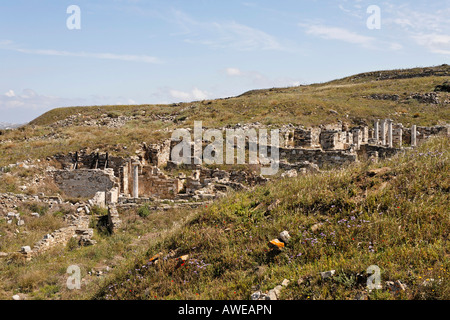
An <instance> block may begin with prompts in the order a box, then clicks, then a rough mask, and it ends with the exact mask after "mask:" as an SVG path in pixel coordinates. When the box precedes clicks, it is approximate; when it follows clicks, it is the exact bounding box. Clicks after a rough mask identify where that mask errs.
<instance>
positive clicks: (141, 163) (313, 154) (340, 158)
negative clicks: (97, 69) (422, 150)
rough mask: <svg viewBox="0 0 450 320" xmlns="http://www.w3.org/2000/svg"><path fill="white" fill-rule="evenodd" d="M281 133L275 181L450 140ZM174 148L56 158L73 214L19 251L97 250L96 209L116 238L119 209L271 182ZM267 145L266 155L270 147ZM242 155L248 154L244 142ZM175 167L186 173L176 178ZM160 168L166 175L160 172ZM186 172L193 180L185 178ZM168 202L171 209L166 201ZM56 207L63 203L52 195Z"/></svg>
mask: <svg viewBox="0 0 450 320" xmlns="http://www.w3.org/2000/svg"><path fill="white" fill-rule="evenodd" d="M280 131H281V135H280V138H282V139H281V140H282V141H281V143H280V147H279V150H278V151H279V155H280V159H279V168H280V169H281V170H284V171H285V173H282V174H281V177H295V176H297V174H298V173H308V172H318V171H320V170H321V169H323V168H329V167H341V166H343V165H346V164H349V163H354V162H358V161H361V160H366V159H371V160H373V161H377V160H378V159H379V158H386V157H391V156H393V155H395V154H396V153H398V152H400V151H402V150H404V149H406V148H411V147H416V146H417V145H419V144H420V143H422V142H423V141H425V140H427V139H428V138H430V137H432V136H436V135H445V136H449V135H450V127H449V126H448V125H446V126H434V127H419V126H416V125H413V126H411V127H410V128H406V127H403V125H402V124H401V123H394V122H393V121H392V120H390V119H386V120H376V121H375V122H374V125H373V127H372V128H369V126H367V125H360V126H355V127H351V128H349V127H348V126H346V125H344V124H343V123H341V122H339V123H337V124H333V125H325V126H321V127H316V128H304V127H294V126H292V125H287V126H284V127H283V128H281V130H280ZM176 143H177V142H176V141H171V140H166V141H164V142H162V143H161V144H152V145H146V144H145V143H143V144H142V148H141V149H140V150H138V151H136V156H133V157H129V158H122V157H112V156H110V155H109V154H108V153H105V154H100V153H99V152H88V151H87V150H81V151H79V152H76V153H69V154H67V155H55V156H54V157H53V159H54V160H56V161H57V162H59V163H60V165H61V167H62V169H60V170H57V169H53V170H50V171H48V172H49V174H51V175H52V177H53V179H54V181H55V183H56V185H58V186H59V188H60V190H61V191H62V193H63V194H64V196H65V197H69V198H70V197H72V198H79V202H78V203H77V204H76V209H75V211H76V213H74V214H72V215H70V217H68V218H69V220H70V221H69V225H68V226H67V227H64V228H61V229H59V230H56V231H54V232H53V233H51V234H47V235H45V236H44V237H43V238H42V239H41V240H40V241H39V242H37V243H36V244H35V246H34V247H33V248H30V247H27V246H25V247H23V248H22V250H21V251H20V253H21V254H22V255H23V256H25V257H26V259H27V260H29V259H31V258H32V257H34V256H35V255H38V254H41V253H43V252H46V251H48V250H49V249H50V248H53V247H54V246H56V245H59V244H63V243H67V242H68V241H69V240H70V239H72V238H76V240H77V242H78V243H79V245H93V244H95V240H92V239H91V238H92V235H93V229H91V228H89V221H90V217H89V215H90V212H91V210H92V208H93V207H94V206H98V207H104V208H107V209H108V216H107V227H108V230H109V231H110V232H114V231H115V230H117V228H119V227H120V225H121V220H120V216H119V213H118V210H117V207H122V208H126V207H133V206H137V205H140V204H142V203H148V204H151V205H153V207H150V208H151V209H153V210H161V209H163V210H164V209H166V208H167V209H168V208H171V207H174V206H177V207H189V208H193V207H197V206H200V205H202V204H204V203H207V202H209V201H211V200H214V199H216V198H219V197H222V196H224V195H225V194H226V193H227V192H229V191H231V190H245V189H248V188H250V187H252V186H255V185H258V184H261V183H265V182H266V181H268V180H269V179H268V178H266V177H263V176H261V175H258V174H256V173H255V172H254V171H250V170H247V171H244V170H220V169H218V168H215V169H211V168H208V167H204V166H202V165H198V164H192V165H184V164H183V165H180V164H178V163H175V162H173V161H172V159H171V151H172V148H173V147H174V145H176ZM266 147H267V148H268V149H269V151H272V150H271V148H272V147H271V146H266ZM235 148H238V146H235ZM245 149H246V150H248V149H249V142H248V141H246V144H245ZM257 167H258V166H257ZM180 168H182V169H184V170H182V172H179V170H177V169H180ZM163 169H167V170H165V172H163ZM174 169H175V171H173V170H174ZM189 170H190V171H191V175H186V173H184V172H186V171H189ZM8 197H9V196H8ZM8 197H7V198H8ZM34 198H39V197H37V196H36V197H34ZM42 198H43V199H44V198H46V199H47V200H42V199H41V200H40V201H52V200H51V199H50V198H51V197H44V195H42ZM49 199H50V200H49ZM35 200H39V199H35ZM167 201H168V202H170V204H167V203H165V202H167ZM56 202H59V203H62V202H63V200H62V198H61V197H57V199H56ZM0 204H1V203H0ZM66 204H68V205H70V203H69V202H66ZM11 219H12V218H11Z"/></svg>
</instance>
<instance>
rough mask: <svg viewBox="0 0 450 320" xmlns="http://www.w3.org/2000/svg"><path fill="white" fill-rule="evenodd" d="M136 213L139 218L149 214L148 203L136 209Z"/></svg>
mask: <svg viewBox="0 0 450 320" xmlns="http://www.w3.org/2000/svg"><path fill="white" fill-rule="evenodd" d="M137 213H138V215H139V216H140V217H141V218H146V217H148V216H149V215H150V208H149V207H148V205H143V206H142V207H140V208H139V209H138V211H137Z"/></svg>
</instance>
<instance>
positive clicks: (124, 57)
mask: <svg viewBox="0 0 450 320" xmlns="http://www.w3.org/2000/svg"><path fill="white" fill-rule="evenodd" d="M0 49H7V50H12V51H16V52H20V53H26V54H34V55H45V56H61V57H78V58H94V59H103V60H121V61H132V62H143V63H161V61H160V60H159V59H158V58H156V57H152V56H148V55H134V54H115V53H92V52H70V51H63V50H53V49H23V48H20V47H18V46H17V45H14V43H13V42H12V41H9V40H5V41H0Z"/></svg>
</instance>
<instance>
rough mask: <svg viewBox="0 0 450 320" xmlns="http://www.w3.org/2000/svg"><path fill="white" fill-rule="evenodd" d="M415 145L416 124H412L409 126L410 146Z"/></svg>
mask: <svg viewBox="0 0 450 320" xmlns="http://www.w3.org/2000/svg"><path fill="white" fill-rule="evenodd" d="M416 146H417V126H416V125H413V126H412V128H411V147H416Z"/></svg>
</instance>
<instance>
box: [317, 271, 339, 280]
mask: <svg viewBox="0 0 450 320" xmlns="http://www.w3.org/2000/svg"><path fill="white" fill-rule="evenodd" d="M335 273H336V270H330V271H326V272H321V273H320V276H321V277H322V279H328V278H331V277H332V276H334V274H335Z"/></svg>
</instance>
